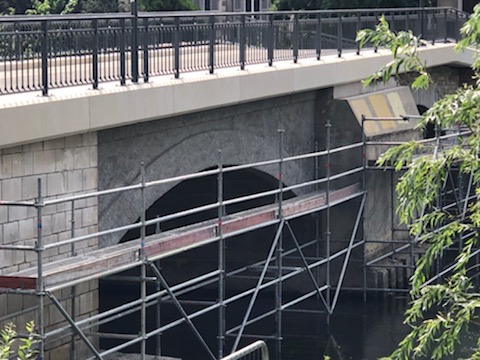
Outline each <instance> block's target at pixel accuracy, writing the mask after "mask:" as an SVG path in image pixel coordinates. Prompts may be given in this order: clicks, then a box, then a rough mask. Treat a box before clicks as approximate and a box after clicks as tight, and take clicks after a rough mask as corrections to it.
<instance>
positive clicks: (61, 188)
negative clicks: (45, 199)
mask: <svg viewBox="0 0 480 360" xmlns="http://www.w3.org/2000/svg"><path fill="white" fill-rule="evenodd" d="M66 177H67V176H66V173H65V172H56V173H53V174H48V175H47V196H55V195H60V194H65V185H66Z"/></svg>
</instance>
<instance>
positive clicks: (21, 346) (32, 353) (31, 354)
mask: <svg viewBox="0 0 480 360" xmlns="http://www.w3.org/2000/svg"><path fill="white" fill-rule="evenodd" d="M25 329H26V330H27V336H26V337H19V335H18V333H17V330H16V328H15V325H13V324H7V325H6V326H5V328H4V329H3V330H1V331H0V360H7V359H10V358H11V357H12V356H14V355H16V359H17V360H28V359H34V358H35V357H36V355H37V351H36V350H34V347H35V345H36V344H37V343H38V342H39V337H38V335H37V334H35V324H34V322H33V321H31V322H29V323H27V325H26V326H25ZM14 349H17V350H16V351H15V350H14Z"/></svg>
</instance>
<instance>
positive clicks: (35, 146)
mask: <svg viewBox="0 0 480 360" xmlns="http://www.w3.org/2000/svg"><path fill="white" fill-rule="evenodd" d="M40 150H43V142H42V141H40V142H36V143H32V144H27V145H23V150H22V151H23V152H24V153H25V152H34V151H40Z"/></svg>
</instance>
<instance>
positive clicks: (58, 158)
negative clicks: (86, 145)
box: [55, 148, 74, 171]
mask: <svg viewBox="0 0 480 360" xmlns="http://www.w3.org/2000/svg"><path fill="white" fill-rule="evenodd" d="M73 153H74V151H73V149H71V148H69V149H60V150H55V169H56V171H64V170H72V169H73Z"/></svg>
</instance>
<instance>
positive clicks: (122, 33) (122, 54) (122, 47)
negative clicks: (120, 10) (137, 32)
mask: <svg viewBox="0 0 480 360" xmlns="http://www.w3.org/2000/svg"><path fill="white" fill-rule="evenodd" d="M120 27H121V31H120V85H125V83H126V68H125V61H126V60H125V41H126V34H125V32H126V31H125V19H124V18H123V19H120Z"/></svg>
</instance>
